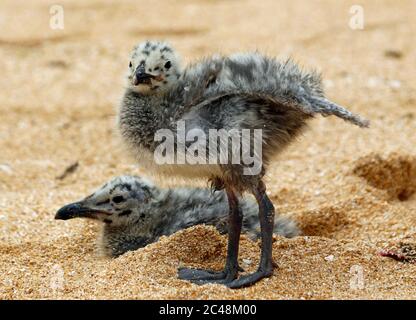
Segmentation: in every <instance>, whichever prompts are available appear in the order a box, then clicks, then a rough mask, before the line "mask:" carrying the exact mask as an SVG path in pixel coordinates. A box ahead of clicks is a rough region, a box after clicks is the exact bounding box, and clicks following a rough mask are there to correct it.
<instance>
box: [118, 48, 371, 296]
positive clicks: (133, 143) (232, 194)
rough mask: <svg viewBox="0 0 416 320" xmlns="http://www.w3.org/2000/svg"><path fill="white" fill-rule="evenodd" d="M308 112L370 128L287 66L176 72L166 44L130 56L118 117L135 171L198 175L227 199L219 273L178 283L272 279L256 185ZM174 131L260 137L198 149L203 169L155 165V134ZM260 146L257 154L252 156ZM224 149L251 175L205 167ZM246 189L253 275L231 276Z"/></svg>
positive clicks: (187, 149)
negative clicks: (249, 159) (255, 224)
mask: <svg viewBox="0 0 416 320" xmlns="http://www.w3.org/2000/svg"><path fill="white" fill-rule="evenodd" d="M316 114H321V115H323V116H329V115H335V116H337V117H339V118H342V119H344V120H346V121H349V122H351V123H353V124H355V125H358V126H360V127H367V126H368V122H367V121H366V120H363V119H361V118H360V117H359V116H357V115H354V114H352V113H351V112H349V111H348V110H346V109H345V108H343V107H341V106H339V105H337V104H335V103H333V102H331V101H329V100H328V99H326V98H325V96H324V93H323V90H322V85H321V79H320V76H319V75H318V74H316V73H305V72H302V71H301V70H300V69H299V68H298V67H297V66H296V65H295V64H294V63H293V62H291V61H290V60H288V61H286V62H283V63H282V62H279V61H277V60H275V59H273V58H269V57H266V56H263V55H261V54H260V53H247V54H234V55H231V56H229V57H223V56H213V57H209V58H205V59H203V60H201V61H199V62H197V63H194V64H191V65H189V66H187V67H186V68H185V69H184V70H182V69H181V67H180V62H179V58H178V56H177V54H176V53H175V51H174V50H173V48H171V47H170V46H169V45H167V44H166V43H163V42H157V41H147V42H144V43H141V44H139V45H138V46H136V47H135V48H134V49H133V52H132V54H131V57H130V63H129V72H128V81H127V88H126V91H125V93H124V97H123V100H122V103H121V108H120V111H119V127H120V130H121V133H122V136H123V138H124V140H125V141H126V142H127V143H128V145H129V146H130V147H131V150H132V151H133V153H134V154H135V155H137V156H138V159H139V161H140V164H141V165H143V166H144V167H147V168H148V169H149V170H152V171H153V172H157V173H163V174H176V175H179V176H183V177H189V178H194V177H197V176H199V177H206V178H207V179H210V180H211V181H212V182H213V185H214V186H215V187H216V188H217V189H221V188H224V189H225V192H226V194H227V197H228V203H229V227H228V229H229V230H228V249H227V259H226V264H225V268H224V270H223V271H221V272H214V271H210V270H197V269H187V268H182V269H180V270H179V278H181V279H185V280H190V281H193V282H196V283H207V282H215V283H223V284H225V285H227V286H229V287H230V288H240V287H244V286H249V285H252V284H254V283H255V282H257V281H259V280H260V279H262V278H264V277H269V276H271V275H272V274H273V261H272V233H273V226H274V214H275V213H274V212H275V210H274V207H273V204H272V202H271V201H270V199H269V197H268V196H267V193H266V186H265V184H264V182H263V180H262V179H263V176H264V175H265V172H266V169H267V167H268V165H269V162H270V159H271V158H272V157H273V156H274V155H275V154H277V153H279V152H280V151H282V150H283V149H284V148H285V147H286V146H287V145H288V144H289V143H290V142H292V141H293V140H295V137H297V136H298V135H299V134H300V133H301V132H302V129H304V128H305V127H306V122H307V121H308V120H309V119H312V118H313V117H314V116H315V115H316ZM179 123H184V127H185V132H186V134H191V133H192V132H195V130H199V131H202V132H203V133H204V134H205V135H206V136H209V134H210V129H216V130H223V131H226V132H234V133H235V132H237V133H238V134H240V136H242V135H243V134H244V130H245V129H249V130H250V131H253V132H254V131H255V130H261V140H260V143H257V144H256V143H255V142H256V141H255V139H252V138H250V139H249V141H248V142H250V143H249V150H248V152H247V151H244V150H245V149H244V148H245V147H246V145H247V143H244V139H240V145H231V147H229V145H225V144H224V143H217V146H216V148H217V150H211V148H209V149H208V148H206V150H204V151H205V152H201V153H200V154H199V151H198V156H199V157H200V158H202V160H206V161H205V163H204V161H199V162H197V164H194V163H190V162H187V163H185V164H183V163H182V164H178V163H175V164H164V165H160V164H158V163H159V161H158V151H159V147H160V144H161V142H159V141H157V140H159V139H155V138H156V136H157V134H158V133H160V130H165V131H166V129H168V130H171V131H172V132H176V133H178V132H179V131H180V130H179ZM253 141H254V143H251V142H253ZM198 142H200V141H198ZM222 142H223V141H222ZM246 142H247V141H246ZM259 144H260V147H261V149H260V151H258V150H259V149H256V148H258V147H259ZM202 145H203V146H204V144H202ZM207 145H208V143H206V144H205V146H207ZM224 145H225V146H224ZM194 147H195V146H194V145H193V144H191V143H189V141H185V142H183V141H182V140H180V139H177V140H175V141H174V148H173V149H170V150H171V151H172V150H173V151H172V152H173V153H174V155H175V157H176V158H175V159H179V158H183V154H184V153H186V154H188V153H192V152H194ZM166 150H167V151H168V149H166ZM198 150H199V149H198ZM224 150H225V152H226V154H228V155H229V157H228V159H231V156H235V155H236V154H238V155H239V156H244V155H245V153H244V152H246V155H247V153H248V154H254V159H260V160H261V165H260V169H259V170H253V167H254V165H255V164H256V163H258V161H256V162H253V163H249V164H246V163H245V162H244V161H240V162H239V163H235V162H231V161H228V162H224V161H223V159H221V158H220V160H222V161H217V164H212V162H211V159H209V160H208V158H209V156H208V155H210V154H211V152H213V151H217V153H220V154H221V152H222V151H224ZM177 162H179V161H177ZM208 163H209V164H208ZM254 169H256V168H254ZM250 170H251V171H250ZM245 191H247V192H250V193H252V194H253V195H254V196H255V198H256V200H257V203H258V206H259V221H260V226H261V244H262V246H261V257H260V263H259V267H258V269H257V271H256V272H254V273H252V274H249V275H245V276H242V277H240V278H237V276H238V247H239V238H240V232H241V228H242V221H243V218H242V210H241V204H240V203H239V194H241V193H242V192H245Z"/></svg>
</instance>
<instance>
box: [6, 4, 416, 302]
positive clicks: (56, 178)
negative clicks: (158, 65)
mask: <svg viewBox="0 0 416 320" xmlns="http://www.w3.org/2000/svg"><path fill="white" fill-rule="evenodd" d="M53 4H56V3H55V2H53V1H45V0H37V1H13V0H3V1H2V4H1V10H0V30H1V32H0V61H1V62H0V65H1V70H2V76H1V77H0V113H1V116H0V150H1V152H0V299H1V300H4V299H416V264H415V262H416V228H415V226H416V152H415V143H416V90H415V89H416V79H415V76H414V72H415V67H416V64H415V61H416V46H415V41H414V38H415V34H416V20H415V19H414V12H416V1H412V0H403V1H390V0H380V1H378V0H377V1H376V0H366V1H362V4H361V5H362V8H363V10H364V11H363V14H364V16H363V17H364V24H363V29H354V28H352V27H351V23H350V22H351V17H352V16H353V15H354V13H351V11H350V10H351V7H352V6H354V5H355V1H347V0H342V1H329V0H328V1H325V0H320V1H319V0H313V1H301V0H291V1H273V0H265V1H261V2H260V1H255V0H241V1H237V0H228V1H226V0H224V1H221V0H199V1H191V0H183V1H179V0H177V1H174V0H166V1H156V0H148V1H138V0H134V1H127V0H121V1H115V0H114V1H98V0H97V1H81V0H73V1H63V0H62V1H59V5H60V6H62V8H63V9H64V27H63V29H53V28H51V27H50V22H51V16H52V14H51V12H50V9H51V5H53ZM145 39H162V40H168V41H169V42H170V43H171V44H172V45H173V46H174V47H175V48H176V49H177V50H178V52H179V53H180V54H181V55H182V56H183V60H184V62H185V63H187V62H190V61H193V60H194V59H197V58H200V57H203V56H205V55H210V54H214V53H218V52H219V53H223V54H230V53H233V52H238V51H251V50H259V51H261V52H264V53H267V54H269V55H273V56H276V57H278V58H279V59H285V58H287V57H292V58H293V59H294V60H295V61H296V62H297V63H299V64H300V65H301V66H303V67H305V68H307V69H316V70H318V71H319V72H322V74H323V79H324V87H325V91H326V94H327V96H328V97H329V98H330V99H331V100H333V101H336V102H337V103H339V104H341V105H344V106H346V107H348V108H349V109H350V110H351V111H353V112H355V113H359V114H361V115H362V116H363V117H365V118H367V119H370V121H371V127H370V128H369V129H360V128H357V127H354V126H352V125H350V124H348V123H345V122H344V121H342V120H340V119H336V118H334V117H329V118H323V117H317V118H316V119H314V120H313V121H311V122H310V127H309V129H308V130H307V131H305V133H304V134H303V136H302V137H301V138H300V139H299V141H297V142H296V143H293V144H292V145H291V146H290V147H289V148H288V149H286V150H285V152H283V153H281V154H280V155H279V157H277V158H276V159H275V160H274V161H273V163H272V165H271V166H270V168H269V171H268V172H267V177H266V183H267V186H268V192H269V195H270V197H271V199H272V201H273V202H274V204H275V207H276V211H277V212H278V214H281V215H284V216H288V217H291V218H292V219H294V220H295V221H296V222H297V224H298V225H299V227H300V229H301V231H302V236H299V237H295V238H293V239H285V238H283V237H279V236H276V238H275V242H274V252H273V258H274V261H275V262H276V264H277V265H278V267H277V268H276V270H275V273H274V275H273V276H272V277H271V278H268V279H265V280H263V281H261V282H259V283H258V284H256V285H255V286H252V287H249V288H245V289H240V290H231V289H228V288H226V287H224V286H221V285H204V286H198V285H195V284H191V283H188V282H184V281H181V280H178V279H177V278H176V272H177V271H176V270H177V268H178V267H179V266H194V267H204V268H214V269H217V270H220V269H221V268H222V266H223V264H224V261H225V254H226V243H227V238H226V236H222V235H220V234H219V233H218V232H217V231H216V230H215V229H214V228H212V227H206V226H196V227H192V228H190V229H186V230H182V231H180V232H178V233H176V234H174V235H172V236H170V237H162V239H160V241H158V242H157V243H153V244H151V245H148V246H147V247H145V248H143V249H139V250H137V251H134V252H129V253H127V254H125V255H122V256H121V257H119V258H117V259H108V258H104V257H102V256H100V254H99V251H98V249H97V235H98V234H99V232H100V227H101V226H100V225H99V224H97V223H94V222H92V221H86V220H77V219H74V220H69V221H56V220H54V215H55V212H56V210H57V209H59V208H60V207H61V206H63V205H64V204H66V203H69V202H73V201H76V200H78V199H81V198H83V197H84V196H86V195H87V194H89V193H90V192H92V191H94V190H95V188H96V187H98V186H99V185H101V184H103V183H104V182H106V181H108V180H109V179H111V178H112V177H114V176H117V175H122V174H136V175H141V176H146V177H149V178H151V179H153V180H154V181H155V182H157V183H158V184H160V185H161V186H170V185H174V184H177V183H178V182H177V181H176V180H171V179H167V178H164V179H159V178H157V177H153V176H152V175H150V173H149V172H145V171H144V170H142V169H141V167H140V163H137V162H136V161H135V159H133V158H132V157H130V155H129V153H127V152H126V150H125V147H124V146H123V143H122V141H121V139H120V137H119V136H118V132H117V125H116V115H117V109H118V105H119V100H120V98H121V96H122V94H123V88H124V76H125V73H126V71H127V67H128V62H129V60H128V59H129V58H128V55H129V52H130V50H131V48H132V47H133V46H134V45H135V44H137V43H138V42H140V41H143V40H145ZM70 166H72V167H73V170H70V171H71V172H69V173H68V174H66V175H65V176H62V174H63V173H64V172H65V170H66V169H67V168H68V167H70ZM187 183H188V184H189V182H187ZM194 184H195V185H202V186H204V185H206V182H204V181H201V182H194ZM259 252H260V248H259V243H258V242H254V241H252V240H250V239H248V238H247V237H245V236H243V237H242V240H241V247H240V263H241V265H242V266H243V268H244V269H245V271H246V272H250V271H253V270H255V268H256V266H257V263H258V260H259ZM381 253H384V254H385V255H386V254H387V255H391V256H394V257H396V259H392V258H391V257H386V256H382V254H381Z"/></svg>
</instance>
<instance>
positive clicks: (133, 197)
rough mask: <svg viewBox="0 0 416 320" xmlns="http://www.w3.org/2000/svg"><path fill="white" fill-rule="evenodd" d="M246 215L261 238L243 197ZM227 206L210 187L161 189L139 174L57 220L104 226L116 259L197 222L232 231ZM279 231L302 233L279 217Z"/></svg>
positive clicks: (105, 242) (108, 251) (254, 210)
mask: <svg viewBox="0 0 416 320" xmlns="http://www.w3.org/2000/svg"><path fill="white" fill-rule="evenodd" d="M240 206H241V210H242V211H243V215H244V219H243V228H242V229H243V232H245V233H247V234H248V235H249V236H250V237H251V238H254V239H257V238H258V237H259V224H258V219H256V217H257V214H258V207H257V204H256V203H255V202H254V201H253V200H251V199H246V198H244V199H240ZM227 215H228V204H227V197H226V195H225V193H224V191H217V192H215V193H212V192H211V190H209V189H207V188H175V189H162V188H158V187H157V186H155V185H153V184H152V183H151V182H149V181H147V180H145V179H142V178H139V177H134V176H120V177H116V178H114V179H112V180H111V181H109V182H107V183H106V184H104V185H103V186H102V187H101V188H99V189H98V190H97V191H95V192H94V193H93V194H92V195H90V196H88V197H86V198H85V199H83V200H81V201H78V202H74V203H71V204H68V205H66V206H64V207H62V208H61V209H59V210H58V212H57V213H56V216H55V218H56V219H59V220H68V219H72V218H89V219H94V220H99V221H102V222H104V227H103V230H102V234H101V239H100V241H99V246H100V249H101V250H102V251H103V253H104V254H105V255H107V256H111V257H117V256H119V255H121V254H123V253H125V252H127V251H131V250H136V249H138V248H142V247H144V246H146V245H147V244H149V243H152V242H155V241H157V239H158V238H159V237H161V236H168V235H171V234H173V233H175V232H176V231H178V230H181V229H185V228H188V227H191V226H194V225H197V224H207V225H213V226H215V227H216V228H217V229H218V231H220V232H221V233H226V232H227V223H226V221H227ZM274 233H277V234H279V235H282V236H284V237H294V236H296V235H298V234H299V231H298V228H297V227H296V224H295V223H294V222H293V221H292V220H290V219H287V218H285V217H279V219H277V220H276V222H275V225H274Z"/></svg>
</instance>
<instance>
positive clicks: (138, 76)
mask: <svg viewBox="0 0 416 320" xmlns="http://www.w3.org/2000/svg"><path fill="white" fill-rule="evenodd" d="M153 78H154V76H153V75H151V74H149V73H146V71H145V69H144V67H143V66H140V67H138V68H137V69H136V72H135V74H134V77H133V84H134V85H135V86H137V85H139V84H151V83H152V82H151V79H153Z"/></svg>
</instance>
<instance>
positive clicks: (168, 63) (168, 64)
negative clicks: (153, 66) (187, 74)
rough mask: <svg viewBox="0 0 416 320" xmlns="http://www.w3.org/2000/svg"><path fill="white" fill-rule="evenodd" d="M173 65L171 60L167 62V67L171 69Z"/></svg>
mask: <svg viewBox="0 0 416 320" xmlns="http://www.w3.org/2000/svg"><path fill="white" fill-rule="evenodd" d="M171 66H172V63H171V62H170V61H168V62H166V63H165V68H166V69H169V68H170V67H171Z"/></svg>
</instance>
